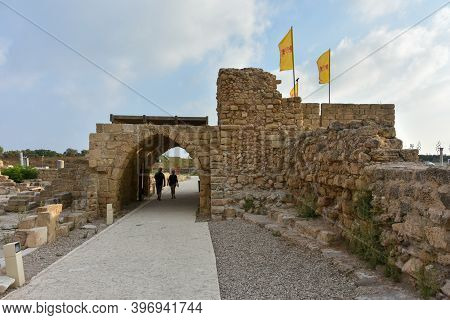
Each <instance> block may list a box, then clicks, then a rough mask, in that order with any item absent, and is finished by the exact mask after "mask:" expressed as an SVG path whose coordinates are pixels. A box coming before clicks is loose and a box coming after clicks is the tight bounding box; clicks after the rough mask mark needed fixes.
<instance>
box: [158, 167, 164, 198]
mask: <svg viewBox="0 0 450 320" xmlns="http://www.w3.org/2000/svg"><path fill="white" fill-rule="evenodd" d="M155 184H156V194H157V195H158V200H161V191H162V188H163V187H165V186H166V177H165V176H164V173H163V172H162V168H159V169H158V172H157V173H156V174H155Z"/></svg>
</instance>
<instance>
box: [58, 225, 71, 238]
mask: <svg viewBox="0 0 450 320" xmlns="http://www.w3.org/2000/svg"><path fill="white" fill-rule="evenodd" d="M69 231H70V227H69V224H68V223H63V224H58V226H57V227H56V237H57V238H58V237H68V236H69Z"/></svg>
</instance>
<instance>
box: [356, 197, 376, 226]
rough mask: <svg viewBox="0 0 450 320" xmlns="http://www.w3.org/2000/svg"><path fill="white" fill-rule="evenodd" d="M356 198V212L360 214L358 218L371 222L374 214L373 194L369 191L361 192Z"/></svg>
mask: <svg viewBox="0 0 450 320" xmlns="http://www.w3.org/2000/svg"><path fill="white" fill-rule="evenodd" d="M356 197H357V200H356V203H355V211H356V213H357V214H358V217H359V218H360V219H363V220H371V219H372V218H373V214H374V207H373V206H372V200H373V196H372V193H371V192H369V191H359V192H358V193H356Z"/></svg>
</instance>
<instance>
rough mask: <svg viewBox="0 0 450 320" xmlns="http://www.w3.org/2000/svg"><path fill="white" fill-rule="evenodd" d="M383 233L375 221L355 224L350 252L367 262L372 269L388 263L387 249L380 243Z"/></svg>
mask: <svg viewBox="0 0 450 320" xmlns="http://www.w3.org/2000/svg"><path fill="white" fill-rule="evenodd" d="M380 235H381V231H380V229H379V228H378V226H377V225H376V224H375V223H374V222H373V221H361V222H360V223H359V224H355V225H354V227H353V229H352V230H351V234H349V239H350V240H349V246H350V250H351V251H352V252H353V253H355V254H356V255H358V256H359V257H361V258H362V259H363V260H365V261H367V262H368V263H369V265H370V266H371V267H372V268H375V267H376V266H377V265H378V264H385V263H386V260H387V259H386V253H385V249H384V248H383V246H382V245H381V242H380Z"/></svg>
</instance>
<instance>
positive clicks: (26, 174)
mask: <svg viewBox="0 0 450 320" xmlns="http://www.w3.org/2000/svg"><path fill="white" fill-rule="evenodd" d="M2 175H4V176H8V177H9V178H10V179H11V180H13V181H14V182H22V181H23V180H26V179H36V178H37V177H38V171H37V169H36V168H31V167H22V166H14V167H12V168H6V169H3V170H2Z"/></svg>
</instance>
